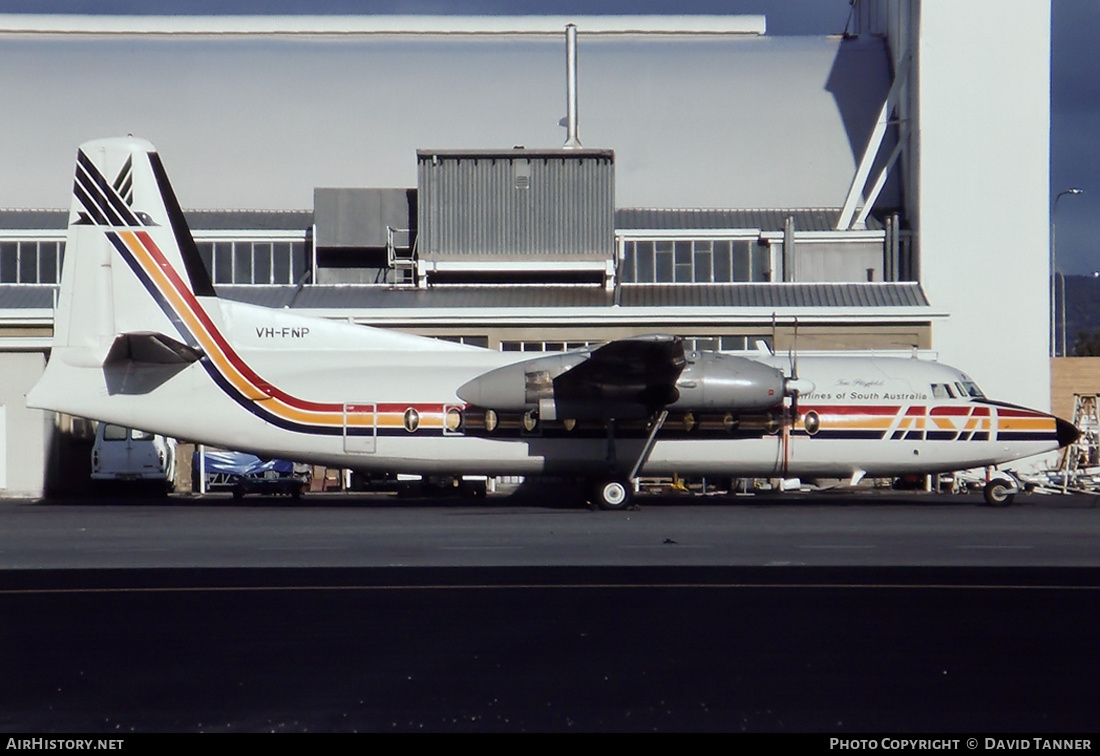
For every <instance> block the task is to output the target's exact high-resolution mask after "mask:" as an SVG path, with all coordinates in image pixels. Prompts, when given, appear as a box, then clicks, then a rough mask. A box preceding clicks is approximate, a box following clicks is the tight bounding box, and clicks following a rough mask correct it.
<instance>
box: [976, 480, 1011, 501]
mask: <svg viewBox="0 0 1100 756" xmlns="http://www.w3.org/2000/svg"><path fill="white" fill-rule="evenodd" d="M982 493H983V495H984V496H985V503H986V504H988V505H989V506H991V507H1007V506H1008V505H1009V504H1011V503H1012V499H1013V498H1015V496H1016V494H1015V493H1013V492H1012V487H1011V486H1010V485H1009V483H1008V482H1007V481H1004V480H991V481H989V482H988V483H986V484H985V490H984V491H983V492H982Z"/></svg>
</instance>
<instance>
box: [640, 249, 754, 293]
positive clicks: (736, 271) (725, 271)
mask: <svg viewBox="0 0 1100 756" xmlns="http://www.w3.org/2000/svg"><path fill="white" fill-rule="evenodd" d="M768 255H769V250H768V248H767V247H766V246H761V245H759V244H757V243H756V241H755V240H752V239H677V240H668V239H663V240H654V241H648V240H631V241H626V242H624V243H623V259H622V265H621V266H620V268H619V277H620V281H621V283H628V284H629V283H741V282H753V281H767V280H768V267H769V266H768Z"/></svg>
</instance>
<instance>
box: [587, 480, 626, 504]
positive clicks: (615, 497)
mask: <svg viewBox="0 0 1100 756" xmlns="http://www.w3.org/2000/svg"><path fill="white" fill-rule="evenodd" d="M633 494H634V486H633V484H632V483H631V482H629V481H626V480H620V479H619V478H601V479H598V480H596V481H594V483H593V485H592V499H593V501H594V502H595V504H596V506H597V507H599V508H600V509H606V510H612V511H614V510H619V509H626V508H627V507H628V506H630V499H631V497H632V496H633Z"/></svg>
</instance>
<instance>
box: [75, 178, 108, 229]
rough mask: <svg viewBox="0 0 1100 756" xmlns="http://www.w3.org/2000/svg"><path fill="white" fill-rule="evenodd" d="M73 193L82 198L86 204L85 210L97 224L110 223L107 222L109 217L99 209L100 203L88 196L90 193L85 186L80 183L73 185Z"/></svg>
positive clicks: (84, 204) (83, 203) (82, 201)
mask: <svg viewBox="0 0 1100 756" xmlns="http://www.w3.org/2000/svg"><path fill="white" fill-rule="evenodd" d="M73 195H74V196H75V197H76V198H77V199H78V200H80V204H82V205H83V206H84V210H85V211H86V212H87V213H88V216H89V217H90V218H91V219H92V221H93V222H94V223H95V224H96V225H97V226H107V225H110V224H109V223H108V222H107V217H106V216H105V215H103V212H102V211H101V210H100V209H99V205H97V204H96V203H94V202H92V198H91V197H89V196H88V193H87V192H85V191H84V187H82V186H81V185H80V184H79V183H77V184H74V185H73Z"/></svg>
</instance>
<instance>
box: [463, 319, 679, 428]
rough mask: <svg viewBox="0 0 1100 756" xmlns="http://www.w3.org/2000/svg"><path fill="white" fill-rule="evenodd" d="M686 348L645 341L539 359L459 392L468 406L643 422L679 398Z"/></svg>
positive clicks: (671, 339)
mask: <svg viewBox="0 0 1100 756" xmlns="http://www.w3.org/2000/svg"><path fill="white" fill-rule="evenodd" d="M685 362H686V361H685V358H684V345H683V342H682V341H681V340H680V339H679V338H678V337H675V336H643V337H638V338H631V339H622V340H619V341H612V342H609V343H607V344H604V345H602V346H599V347H596V348H594V349H582V350H575V351H571V352H562V353H558V354H553V355H547V356H543V357H536V358H534V359H531V360H526V361H524V362H519V363H515V364H513V365H506V366H505V367H502V368H497V369H496V370H491V371H489V372H488V373H485V374H484V375H480V376H478V377H477V378H474V379H473V380H471V381H469V382H468V383H466V384H464V385H463V386H461V387H460V388H459V389H458V392H457V393H458V396H459V397H460V398H461V399H462V400H463V401H465V402H467V403H469V404H473V405H477V406H480V407H486V408H488V409H494V410H511V411H516V410H519V411H527V410H537V411H538V412H539V414H540V415H541V416H542V417H543V419H546V420H552V419H556V418H558V417H572V418H593V417H599V418H608V417H645V416H647V415H649V414H652V413H653V412H654V411H656V410H658V409H660V408H662V407H664V406H666V405H668V404H671V403H673V402H675V401H676V399H677V398H678V397H679V392H678V390H677V388H676V381H677V379H678V378H679V377H680V373H681V372H682V371H683V369H684V365H685Z"/></svg>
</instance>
